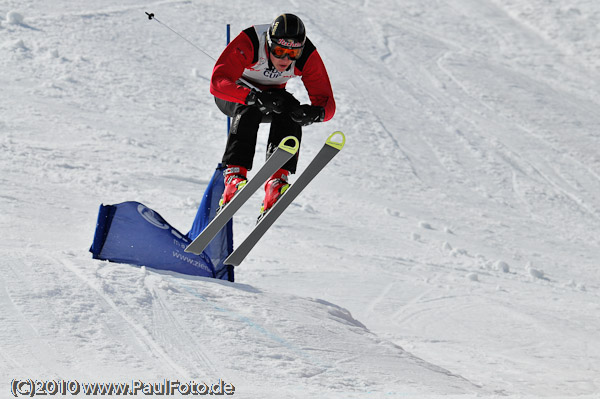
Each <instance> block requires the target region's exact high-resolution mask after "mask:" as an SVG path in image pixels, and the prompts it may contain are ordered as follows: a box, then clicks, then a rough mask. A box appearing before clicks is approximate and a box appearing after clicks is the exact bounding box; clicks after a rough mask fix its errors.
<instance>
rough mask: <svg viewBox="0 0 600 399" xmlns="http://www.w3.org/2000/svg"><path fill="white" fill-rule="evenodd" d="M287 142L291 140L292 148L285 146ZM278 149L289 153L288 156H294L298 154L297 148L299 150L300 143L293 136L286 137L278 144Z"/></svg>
mask: <svg viewBox="0 0 600 399" xmlns="http://www.w3.org/2000/svg"><path fill="white" fill-rule="evenodd" d="M289 140H292V141H293V142H294V145H293V146H290V145H287V144H286V143H287V142H288V141H289ZM279 148H281V149H282V150H285V151H287V152H289V153H290V154H295V153H297V152H298V148H300V142H299V141H298V139H297V138H295V137H294V136H287V137H286V138H284V139H283V140H281V143H279Z"/></svg>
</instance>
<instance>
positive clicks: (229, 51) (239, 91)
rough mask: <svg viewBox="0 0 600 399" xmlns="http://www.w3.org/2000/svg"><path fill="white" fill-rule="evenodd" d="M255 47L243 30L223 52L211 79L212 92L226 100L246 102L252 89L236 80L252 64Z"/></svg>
mask: <svg viewBox="0 0 600 399" xmlns="http://www.w3.org/2000/svg"><path fill="white" fill-rule="evenodd" d="M253 54H254V47H253V45H252V41H251V40H250V38H249V37H248V35H247V34H246V33H245V32H241V33H240V34H239V35H238V36H237V37H236V38H235V39H233V41H232V42H231V43H229V45H227V47H225V50H223V52H222V53H221V55H220V56H219V59H218V60H217V63H216V64H215V67H214V69H213V73H212V77H211V79H210V92H211V94H212V95H214V96H215V97H218V98H220V99H222V100H225V101H231V102H235V103H240V104H244V103H245V101H246V97H247V96H248V93H250V89H248V88H246V87H243V86H240V85H238V84H237V83H236V82H237V80H238V79H239V78H241V77H242V74H243V73H244V69H245V68H246V67H249V66H251V65H252V58H253Z"/></svg>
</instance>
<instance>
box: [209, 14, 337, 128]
mask: <svg viewBox="0 0 600 399" xmlns="http://www.w3.org/2000/svg"><path fill="white" fill-rule="evenodd" d="M262 27H264V25H262V26H261V25H258V26H255V27H250V28H248V29H246V30H244V31H243V32H241V33H240V34H239V35H238V36H237V37H236V38H235V39H233V41H232V42H231V43H229V45H228V46H227V47H226V48H225V50H223V53H221V56H220V57H219V59H218V60H217V63H216V64H215V67H214V69H213V74H212V77H211V80H210V92H211V93H212V94H213V95H214V96H215V97H218V98H220V99H223V100H226V101H231V102H236V103H240V104H244V103H245V101H246V97H247V96H248V93H250V89H248V88H246V87H244V86H241V85H239V84H237V83H236V82H237V81H238V79H240V78H241V77H243V78H244V79H245V80H247V81H249V82H250V83H252V84H253V85H255V86H256V87H258V88H259V89H261V90H265V89H268V88H273V87H277V88H284V87H285V85H286V83H287V80H289V79H291V78H293V77H296V76H300V77H301V79H302V82H303V83H304V87H305V88H306V91H307V92H308V96H309V98H310V102H311V104H312V105H317V106H321V107H323V108H324V109H325V119H324V120H325V121H327V120H329V119H331V118H332V117H333V114H334V113H335V100H334V98H333V90H332V89H331V83H330V81H329V76H328V75H327V70H326V69H325V65H324V64H323V60H322V59H321V56H320V55H319V53H318V51H317V49H316V48H315V46H314V45H313V44H312V43H311V42H310V40H309V39H306V43H305V46H304V50H303V51H302V56H301V57H300V58H299V59H298V60H296V61H295V62H293V63H292V64H291V66H290V69H289V70H288V71H285V72H284V73H283V74H282V73H277V72H276V71H274V70H268V71H264V76H260V81H257V79H254V78H251V77H252V76H257V73H259V74H260V72H261V71H263V70H264V69H265V67H266V65H267V64H266V63H267V62H268V63H269V64H270V61H268V53H267V50H266V44H264V41H265V40H264V35H262V34H261V28H262ZM267 27H268V25H267ZM261 68H262V69H261ZM242 75H244V76H242ZM246 75H247V76H246ZM268 83H271V84H268Z"/></svg>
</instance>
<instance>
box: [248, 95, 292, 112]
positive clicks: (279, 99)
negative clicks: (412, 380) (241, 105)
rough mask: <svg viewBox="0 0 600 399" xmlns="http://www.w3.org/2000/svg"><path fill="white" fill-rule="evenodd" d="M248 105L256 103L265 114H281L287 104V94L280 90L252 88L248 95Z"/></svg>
mask: <svg viewBox="0 0 600 399" xmlns="http://www.w3.org/2000/svg"><path fill="white" fill-rule="evenodd" d="M246 105H255V106H257V107H258V109H259V110H260V112H262V113H263V114H270V113H271V112H274V113H276V114H280V113H282V112H283V107H284V105H285V96H283V95H282V93H280V92H279V91H256V90H251V91H250V94H248V96H247V97H246Z"/></svg>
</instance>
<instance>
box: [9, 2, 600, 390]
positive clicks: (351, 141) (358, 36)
mask: <svg viewBox="0 0 600 399" xmlns="http://www.w3.org/2000/svg"><path fill="white" fill-rule="evenodd" d="M146 11H148V12H153V13H155V15H156V17H157V18H159V20H160V21H161V22H163V23H166V24H168V25H169V26H171V27H172V28H173V29H175V30H177V31H178V32H180V33H181V34H183V35H184V36H185V37H186V38H188V39H189V40H190V41H192V42H193V43H195V44H196V45H197V46H199V47H201V48H202V49H204V50H205V51H206V52H207V53H209V54H211V55H213V56H215V57H216V56H218V54H219V53H220V51H221V50H222V49H223V48H224V44H225V26H226V24H227V23H230V24H231V26H232V32H233V35H236V34H237V33H238V32H239V31H241V30H242V29H244V28H246V27H247V26H250V25H252V24H257V23H269V22H270V21H271V20H272V19H273V18H274V17H275V16H277V15H278V14H279V13H281V12H293V13H297V14H298V15H299V16H301V18H302V19H303V20H304V22H305V24H306V27H307V30H308V33H309V36H310V38H311V40H312V41H313V42H314V43H315V44H316V46H317V48H318V49H319V51H320V53H321V55H322V57H323V59H324V61H325V64H326V66H327V68H328V71H329V74H330V77H331V80H332V84H333V88H334V92H335V95H336V100H337V105H338V110H337V114H336V116H335V117H334V119H333V120H332V121H330V122H327V123H323V124H317V125H312V126H310V127H308V128H306V129H305V134H304V141H303V145H302V154H301V161H300V168H302V167H304V166H306V164H307V162H308V160H309V159H310V158H311V157H312V155H314V154H315V153H316V151H317V150H318V149H319V148H320V146H321V144H322V143H323V141H324V140H325V138H326V137H327V136H328V135H329V134H330V133H331V132H333V131H335V130H342V131H344V132H345V133H346V136H347V144H346V148H344V150H343V151H342V153H340V155H339V156H338V157H337V158H336V159H335V160H334V161H333V162H332V163H331V164H330V165H329V166H328V168H327V169H326V171H324V172H323V173H322V175H320V176H319V177H318V178H317V179H316V180H315V181H314V182H313V184H312V185H311V186H310V187H309V188H307V190H306V191H305V192H304V193H303V194H302V195H301V196H300V197H299V198H298V200H297V201H296V202H295V204H294V206H292V207H290V209H289V210H288V211H287V213H286V215H285V217H283V218H282V219H281V220H280V221H278V223H277V224H276V225H275V226H274V227H273V228H272V230H270V231H269V232H268V233H267V234H266V236H265V237H264V238H263V240H262V241H261V242H260V244H259V245H258V246H257V247H256V248H255V249H254V251H253V252H252V253H251V254H250V255H249V257H248V258H247V260H246V261H245V262H244V263H243V264H242V265H241V266H240V267H238V268H236V283H228V282H221V281H217V280H212V279H202V278H190V277H188V276H182V275H177V274H169V273H161V272H158V271H155V270H151V269H146V268H139V267H132V266H130V265H123V264H112V263H107V262H100V261H95V260H92V259H91V254H90V253H89V252H88V248H89V246H90V245H91V242H92V238H93V233H94V228H95V222H96V217H97V210H98V206H99V205H100V204H101V203H105V204H114V203H119V202H122V201H129V200H134V201H140V202H143V203H144V204H146V205H147V206H149V207H151V208H152V209H154V210H156V211H157V212H159V213H160V214H161V215H162V216H163V217H165V218H166V219H167V220H168V221H169V222H170V223H171V224H173V225H174V226H175V227H177V228H178V229H180V230H181V231H184V232H186V231H187V230H188V229H189V227H190V226H191V223H192V221H193V218H194V215H195V213H196V210H197V207H198V205H199V202H200V199H201V196H202V193H203V192H204V188H205V187H206V184H207V181H208V179H209V177H210V176H211V174H212V173H213V170H214V167H215V166H216V164H217V163H218V162H219V160H220V156H221V153H222V151H223V147H224V144H225V137H226V132H225V126H226V122H225V117H224V116H223V115H222V114H221V113H220V112H219V111H218V110H217V108H216V106H215V105H214V101H213V98H212V96H211V95H210V93H209V91H208V86H209V81H208V80H209V78H210V74H211V71H212V67H213V64H214V62H213V61H212V60H211V59H210V58H208V57H207V56H205V55H204V54H202V53H201V52H200V51H198V50H197V49H196V48H194V47H192V46H191V45H190V44H189V43H187V42H186V41H184V40H183V39H181V38H180V37H178V36H176V35H175V34H174V33H172V32H171V31H169V30H168V29H166V28H165V27H164V26H162V25H161V24H159V23H157V22H156V21H150V20H148V18H147V17H146V15H145V14H144V12H146ZM0 19H1V21H0V154H1V156H0V229H1V230H0V231H1V235H2V239H1V240H0V397H2V398H8V397H12V394H11V386H12V385H13V384H12V381H13V380H15V379H31V380H39V381H43V380H61V379H62V380H68V381H75V380H76V381H78V382H80V383H84V382H128V381H129V382H131V381H132V380H135V381H139V380H141V381H143V382H145V383H155V382H164V381H165V380H172V381H175V380H179V381H196V382H205V383H207V384H209V385H210V384H212V383H216V382H218V381H219V379H222V380H223V381H225V382H227V383H229V384H232V385H233V386H234V387H235V393H234V395H233V397H240V398H308V397H340V398H352V397H356V398H363V397H365V398H367V397H368V398H377V397H382V398H391V397H402V398H404V397H422V398H430V397H437V396H440V397H448V396H452V397H454V396H456V397H465V398H471V397H500V396H508V397H589V398H595V397H599V395H600V339H599V337H600V333H599V332H600V317H598V316H599V314H600V271H599V270H600V155H599V150H600V115H599V112H598V109H599V105H600V46H599V45H598V38H599V37H600V35H599V33H600V31H599V27H600V2H598V1H597V0H568V1H555V0H446V1H442V0H431V1H421V0H362V1H357V0H344V1H338V0H332V1H317V0H304V1H296V0H283V1H279V2H268V1H262V0H261V1H256V2H252V3H249V2H243V1H237V0H234V1H228V2H222V1H214V0H206V1H202V2H200V1H189V0H188V1H176V0H162V1H150V2H149V1H140V0H104V1H100V2H97V1H77V2H73V1H68V0H52V1H41V0H29V1H23V0H2V1H1V2H0ZM289 89H290V91H292V92H294V93H295V94H296V95H297V96H298V97H299V98H300V99H301V100H302V101H307V99H308V97H307V95H306V92H305V91H304V89H303V88H302V85H301V82H299V81H297V82H291V83H290V84H289ZM266 135H267V127H266V126H264V127H261V131H260V137H259V143H260V144H259V145H258V148H257V153H256V163H257V164H258V163H260V162H262V161H263V160H264V150H265V140H266ZM260 202H261V197H260V194H257V195H256V196H255V197H253V199H252V201H250V203H249V204H247V206H245V207H244V208H242V209H241V211H240V214H239V216H237V217H236V218H235V225H234V232H235V237H236V240H237V241H238V242H239V240H240V238H241V237H243V236H244V235H245V234H246V233H247V232H248V231H249V229H250V228H251V227H252V225H253V224H254V221H255V218H256V215H257V211H258V208H259V206H260ZM79 396H83V393H80V395H79Z"/></svg>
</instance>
